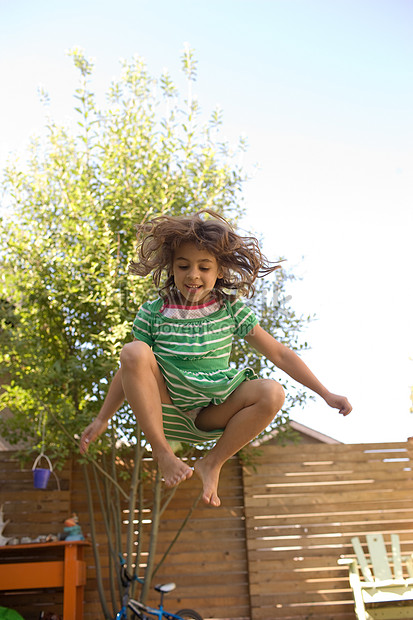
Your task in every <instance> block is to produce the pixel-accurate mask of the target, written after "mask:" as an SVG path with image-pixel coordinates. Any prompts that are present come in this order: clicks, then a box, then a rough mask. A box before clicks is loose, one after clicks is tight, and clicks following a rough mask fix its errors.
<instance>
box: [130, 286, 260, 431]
mask: <svg viewBox="0 0 413 620" xmlns="http://www.w3.org/2000/svg"><path fill="white" fill-rule="evenodd" d="M163 304H164V300H163V299H161V298H158V299H156V300H155V301H151V302H146V303H144V304H143V305H142V306H141V308H140V310H139V311H138V313H137V315H136V318H135V320H134V323H133V329H132V332H133V335H134V337H135V338H136V339H137V340H141V341H143V342H145V343H146V344H148V345H149V346H150V347H151V348H152V350H153V353H154V355H155V357H156V360H157V362H158V365H159V367H160V369H161V372H162V375H163V377H164V378H165V382H166V385H167V388H168V391H169V394H170V397H171V400H172V402H173V405H162V411H163V421H164V430H165V435H166V437H167V439H168V440H177V441H185V442H189V443H204V442H205V441H211V440H216V439H218V438H219V437H220V436H221V435H222V430H219V431H209V432H205V431H201V430H199V429H197V427H196V426H195V424H194V422H193V420H192V418H191V417H190V415H188V414H185V412H190V411H192V410H194V409H197V408H202V407H207V406H208V405H210V404H211V403H212V404H214V405H218V404H220V403H223V402H224V401H225V400H226V399H227V398H228V396H229V395H230V394H231V393H232V392H233V391H234V390H235V389H236V388H237V387H238V386H239V385H240V384H241V383H242V382H243V381H245V380H249V379H254V378H256V374H255V373H254V371H253V370H252V369H251V368H245V369H242V370H236V369H234V368H230V367H229V356H230V353H231V348H232V338H233V336H234V335H239V336H241V337H242V336H246V335H247V334H248V333H249V332H250V331H251V330H252V329H253V327H255V325H257V323H258V320H257V318H256V316H255V314H254V313H253V311H252V310H250V309H249V308H248V307H247V306H246V305H245V304H244V303H243V302H241V301H240V300H234V299H224V300H223V303H222V305H221V307H220V309H219V310H217V311H215V312H213V313H212V314H209V315H208V316H204V317H202V318H191V319H176V318H169V317H167V316H164V315H163V314H162V313H161V309H162V307H163Z"/></svg>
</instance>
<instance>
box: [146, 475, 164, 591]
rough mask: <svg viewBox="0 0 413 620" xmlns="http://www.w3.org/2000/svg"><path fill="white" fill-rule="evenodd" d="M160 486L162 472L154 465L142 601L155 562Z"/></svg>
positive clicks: (159, 513)
mask: <svg viewBox="0 0 413 620" xmlns="http://www.w3.org/2000/svg"><path fill="white" fill-rule="evenodd" d="M161 486H162V474H161V471H160V469H159V467H158V466H156V475H155V485H154V490H153V507H152V526H151V536H150V540H149V549H148V563H147V565H146V571H145V583H144V584H143V587H142V595H141V600H142V602H144V603H145V602H146V600H147V598H148V593H149V588H150V584H151V581H152V573H153V567H154V563H155V552H156V544H157V542H158V533H159V522H160V517H161Z"/></svg>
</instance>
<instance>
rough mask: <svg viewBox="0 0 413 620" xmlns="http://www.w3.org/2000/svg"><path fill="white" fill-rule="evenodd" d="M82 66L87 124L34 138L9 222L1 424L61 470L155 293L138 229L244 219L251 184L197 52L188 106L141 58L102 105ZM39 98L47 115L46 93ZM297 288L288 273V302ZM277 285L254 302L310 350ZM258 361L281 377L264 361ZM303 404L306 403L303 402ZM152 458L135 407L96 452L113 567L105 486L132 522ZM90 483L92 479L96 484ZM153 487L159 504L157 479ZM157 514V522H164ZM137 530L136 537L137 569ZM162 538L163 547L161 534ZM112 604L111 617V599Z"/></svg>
mask: <svg viewBox="0 0 413 620" xmlns="http://www.w3.org/2000/svg"><path fill="white" fill-rule="evenodd" d="M71 56H72V58H73V61H74V65H75V67H76V68H77V70H78V72H79V85H78V87H77V89H76V92H75V98H76V107H75V111H76V117H75V118H76V119H77V123H75V124H74V125H73V126H72V127H69V128H67V127H64V126H61V125H59V124H57V123H56V122H55V121H53V120H52V119H51V118H48V119H47V123H46V128H47V133H46V134H45V135H44V136H43V137H42V138H36V139H33V140H32V142H31V144H30V147H29V149H28V159H27V162H25V163H23V164H22V163H21V162H20V161H18V160H17V161H16V160H15V161H11V162H10V163H9V164H8V165H7V167H6V168H5V170H4V187H5V201H6V203H7V209H8V216H7V217H3V219H2V220H1V222H0V233H1V234H0V262H1V280H2V287H3V293H2V295H3V298H2V303H1V304H0V319H1V325H0V345H1V351H0V377H3V385H2V389H3V393H2V395H1V397H0V405H2V406H4V407H5V406H7V407H9V409H10V410H11V412H12V416H11V417H8V419H7V424H5V422H4V420H2V421H0V432H1V434H2V435H3V436H4V437H5V438H6V439H8V440H9V441H10V442H12V443H17V442H19V441H22V440H24V441H26V442H30V445H32V446H34V449H35V450H37V451H40V450H42V449H43V448H45V447H47V452H48V455H49V456H50V457H52V458H55V459H60V460H62V459H65V458H67V457H68V456H69V455H71V454H73V453H77V445H76V441H75V440H74V438H75V437H76V436H78V435H79V434H80V432H81V431H82V430H83V428H84V427H85V426H86V425H87V424H88V423H89V421H90V420H91V418H92V417H94V416H95V415H96V414H97V412H98V410H99V409H100V406H101V403H102V401H103V399H104V396H105V393H106V389H107V384H108V381H109V380H110V378H111V376H112V374H113V372H114V371H115V370H116V364H117V360H118V358H119V352H120V349H121V347H122V346H123V344H124V343H125V341H127V340H128V339H129V338H130V328H131V323H132V320H133V316H134V314H135V312H136V308H137V307H138V306H139V305H140V304H141V303H142V302H143V301H144V300H145V299H147V298H148V296H150V295H152V294H153V293H154V291H153V290H152V288H151V287H152V285H151V282H150V280H149V279H136V278H133V279H131V276H130V275H129V274H128V271H127V266H128V264H129V262H130V260H131V258H132V256H133V253H134V228H135V225H136V224H138V223H142V222H143V221H145V220H147V219H148V218H151V217H153V216H156V215H160V214H162V213H168V214H172V215H178V214H179V215H181V214H185V213H190V212H193V211H196V210H198V209H200V208H208V207H211V208H214V209H215V210H217V211H219V212H221V213H224V214H225V215H226V216H227V217H230V218H232V219H233V220H234V221H235V220H236V219H237V217H239V216H240V215H241V213H242V209H241V198H242V194H241V190H242V185H243V182H244V181H245V179H246V175H245V173H244V171H243V170H242V169H241V168H240V167H239V166H238V165H237V163H236V162H237V160H238V155H239V152H240V150H241V151H242V150H243V149H244V147H245V145H244V143H243V141H240V143H239V145H238V147H237V148H236V149H235V150H234V151H231V149H230V148H229V146H228V144H227V143H225V141H223V140H222V138H221V134H220V126H221V124H222V117H221V114H220V112H219V111H217V110H216V111H214V112H213V113H212V114H211V116H210V118H209V119H208V120H204V119H203V115H202V113H201V110H200V107H199V105H198V102H197V100H196V99H195V98H194V97H193V96H192V84H193V82H194V80H195V77H196V61H195V59H194V55H193V52H192V50H190V49H186V50H185V51H184V54H183V56H182V69H183V72H184V74H185V76H186V79H187V87H188V88H187V95H186V96H184V97H182V96H180V94H179V93H178V91H177V89H176V87H175V85H174V83H173V81H172V80H171V78H170V76H169V75H168V73H167V72H164V73H163V74H162V75H161V76H160V78H159V79H154V78H153V77H152V76H150V75H149V73H148V71H147V68H146V65H145V63H144V61H143V60H142V59H140V58H138V57H134V58H133V59H132V60H130V61H127V62H124V63H123V65H122V73H121V76H120V78H119V79H118V80H117V81H114V82H113V83H112V84H111V85H110V87H109V89H108V92H107V104H106V106H105V107H99V106H98V105H97V103H96V96H95V94H94V93H93V91H92V76H93V65H92V62H91V61H90V60H88V59H87V58H86V57H85V55H84V54H83V52H82V51H81V50H79V49H74V50H73V51H72V52H71ZM42 98H43V101H44V104H45V106H46V109H47V106H48V103H49V102H48V96H47V94H46V93H42ZM286 281H287V276H286V274H285V273H284V272H280V274H279V276H278V284H277V287H278V290H279V291H284V288H285V283H286ZM266 286H267V287H268V285H265V284H261V285H260V289H259V292H260V295H258V296H257V299H256V300H254V301H252V302H251V303H252V305H253V306H254V309H255V310H256V311H257V314H258V315H259V316H260V317H261V321H262V322H263V326H264V327H267V328H268V329H269V330H270V331H272V332H275V333H276V335H278V337H281V339H282V340H287V341H288V342H289V344H290V345H292V346H293V348H300V347H301V346H302V345H301V344H299V332H300V330H301V328H302V326H303V325H304V323H305V321H306V320H305V319H304V318H301V317H296V316H295V315H294V312H293V311H292V309H291V308H287V310H285V312H284V314H282V313H279V312H278V313H275V314H274V309H276V308H274V304H273V305H272V306H271V304H268V303H267V304H266V303H262V300H263V295H264V294H266V293H268V290H267V289H266ZM258 303H261V306H260V307H258V306H257V304H258ZM254 304H255V305H254ZM233 359H234V360H238V361H241V362H244V361H245V360H246V352H245V349H244V348H243V345H242V343H237V344H236V346H235V348H234V358H233ZM248 362H249V363H250V364H252V365H253V366H255V367H256V368H257V369H258V370H264V372H265V373H266V372H270V370H268V371H267V370H266V369H265V367H264V365H263V362H262V360H261V359H260V358H259V357H258V356H257V355H254V354H253V355H252V357H251V356H250V357H249V359H248ZM303 398H304V397H303V395H302V394H297V395H295V396H294V398H293V400H297V399H298V400H299V401H300V402H302V401H303ZM291 404H292V403H289V404H288V407H287V409H286V410H285V412H284V414H283V417H282V422H283V423H284V422H285V421H286V419H287V418H288V409H289V407H290V406H291ZM119 439H121V440H122V441H123V443H124V444H126V445H133V446H134V450H135V453H134V458H133V460H132V462H131V463H133V464H132V465H131V466H130V468H129V469H128V468H126V469H125V468H124V469H123V475H128V476H129V477H128V480H129V482H128V483H127V485H126V491H125V485H124V483H123V482H122V481H121V480H119V479H118V473H117V469H116V464H117V463H118V460H119V459H118V456H117V455H119V452H115V451H114V449H113V446H114V445H115V442H116V441H117V440H119ZM111 450H112V452H111ZM144 451H145V439H144V437H143V436H142V434H141V433H140V430H139V428H137V427H136V421H135V419H134V417H133V416H132V415H131V412H130V410H129V408H128V407H127V406H126V405H125V406H124V407H123V408H122V409H121V410H120V411H119V413H118V414H117V416H115V418H114V419H113V421H112V423H111V425H110V428H109V431H108V433H107V434H106V435H105V436H103V437H102V438H101V440H100V441H99V442H97V443H96V444H95V445H94V446H92V447H91V453H92V456H93V455H95V456H96V460H95V461H94V465H93V467H94V469H93V471H94V474H93V475H95V476H97V477H99V476H103V478H102V479H101V484H102V485H103V487H102V489H103V490H102V498H103V499H102V506H105V507H104V512H105V517H104V518H105V523H106V525H107V528H108V529H107V531H108V538H109V544H110V545H111V551H112V556H113V558H114V561H115V560H116V555H117V553H118V552H120V551H122V550H121V548H120V547H121V543H120V534H119V532H120V522H119V519H118V518H117V517H113V506H111V505H108V504H105V501H106V500H105V497H106V499H107V497H110V496H111V492H110V491H109V488H108V487H107V485H108V484H112V485H114V489H115V495H117V496H118V499H119V502H118V508H117V509H118V510H119V511H120V504H121V502H122V501H126V498H128V502H129V507H130V510H132V511H133V510H134V509H135V505H136V502H137V498H138V497H139V492H140V491H139V489H140V488H141V486H142V480H143V477H145V476H146V478H148V479H150V474H149V473H148V472H146V473H145V472H144V470H143V467H141V464H142V458H143V454H144ZM106 453H107V454H112V460H111V459H110V458H109V457H106V456H105V454H106ZM98 455H100V456H99V458H100V460H98V459H97V457H98ZM125 462H126V460H125V459H123V463H125ZM90 471H91V470H90V468H89V469H88V468H85V474H86V476H87V480H89V477H90V475H91V473H90ZM125 472H126V473H125ZM128 472H129V473H128ZM96 480H97V478H96ZM108 481H109V482H108ZM155 482H156V485H155V490H156V492H155V500H156V501H155V503H156V502H158V504H160V501H161V500H160V493H161V491H160V478H159V475H158V474H156V479H155ZM89 483H90V481H89ZM96 484H97V482H96ZM128 485H129V486H128ZM122 498H123V499H122ZM166 501H167V500H166ZM92 509H93V506H92V505H91V510H92ZM159 514H160V512H159V511H158V512H157V513H156V512H154V513H153V521H154V522H155V521H156V519H157V518H158V516H159ZM111 515H112V516H111ZM157 515H158V516H157ZM130 521H132V520H130ZM133 531H134V529H133V525H130V527H129V533H128V547H127V555H128V563H129V567H131V566H132V559H131V558H132V550H133V544H134V541H133ZM153 537H154V538H153V545H154V546H155V543H156V528H153ZM154 570H156V569H155V567H153V566H152V567H151V568H150V570H149V573H148V575H147V576H148V577H149V578H148V579H147V582H148V584H149V582H150V578H151V576H152V573H153V571H154ZM98 577H99V576H98ZM112 598H113V597H112ZM102 605H103V608H104V614H105V616H106V617H111V614H110V611H109V610H108V609H107V605H106V603H105V600H104V596H103V594H102Z"/></svg>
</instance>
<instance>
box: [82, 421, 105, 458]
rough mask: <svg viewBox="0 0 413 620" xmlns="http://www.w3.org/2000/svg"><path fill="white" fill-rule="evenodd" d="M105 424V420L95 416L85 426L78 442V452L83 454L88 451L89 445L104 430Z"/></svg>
mask: <svg viewBox="0 0 413 620" xmlns="http://www.w3.org/2000/svg"><path fill="white" fill-rule="evenodd" d="M107 425H108V423H107V422H102V421H101V420H99V418H96V419H95V420H93V422H91V423H90V424H89V426H87V427H86V428H85V430H84V431H83V433H82V436H81V438H80V442H79V448H80V454H85V453H86V452H87V451H88V448H89V445H90V444H91V443H92V441H95V439H96V438H97V437H99V435H101V434H102V433H103V432H104V431H105V430H106V427H107Z"/></svg>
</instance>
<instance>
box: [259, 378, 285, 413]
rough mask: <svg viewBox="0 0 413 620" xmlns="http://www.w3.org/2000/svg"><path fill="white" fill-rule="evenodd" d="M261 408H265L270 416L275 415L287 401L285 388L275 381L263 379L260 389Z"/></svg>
mask: <svg viewBox="0 0 413 620" xmlns="http://www.w3.org/2000/svg"><path fill="white" fill-rule="evenodd" d="M259 390H260V391H259V394H260V401H261V406H263V407H264V408H265V409H266V410H267V411H268V413H269V414H271V413H272V414H273V415H275V414H276V413H278V411H279V410H280V409H281V407H282V406H283V404H284V401H285V392H284V388H283V386H282V385H281V384H280V383H278V382H277V381H274V380H273V379H262V384H261V385H260V387H259Z"/></svg>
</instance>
